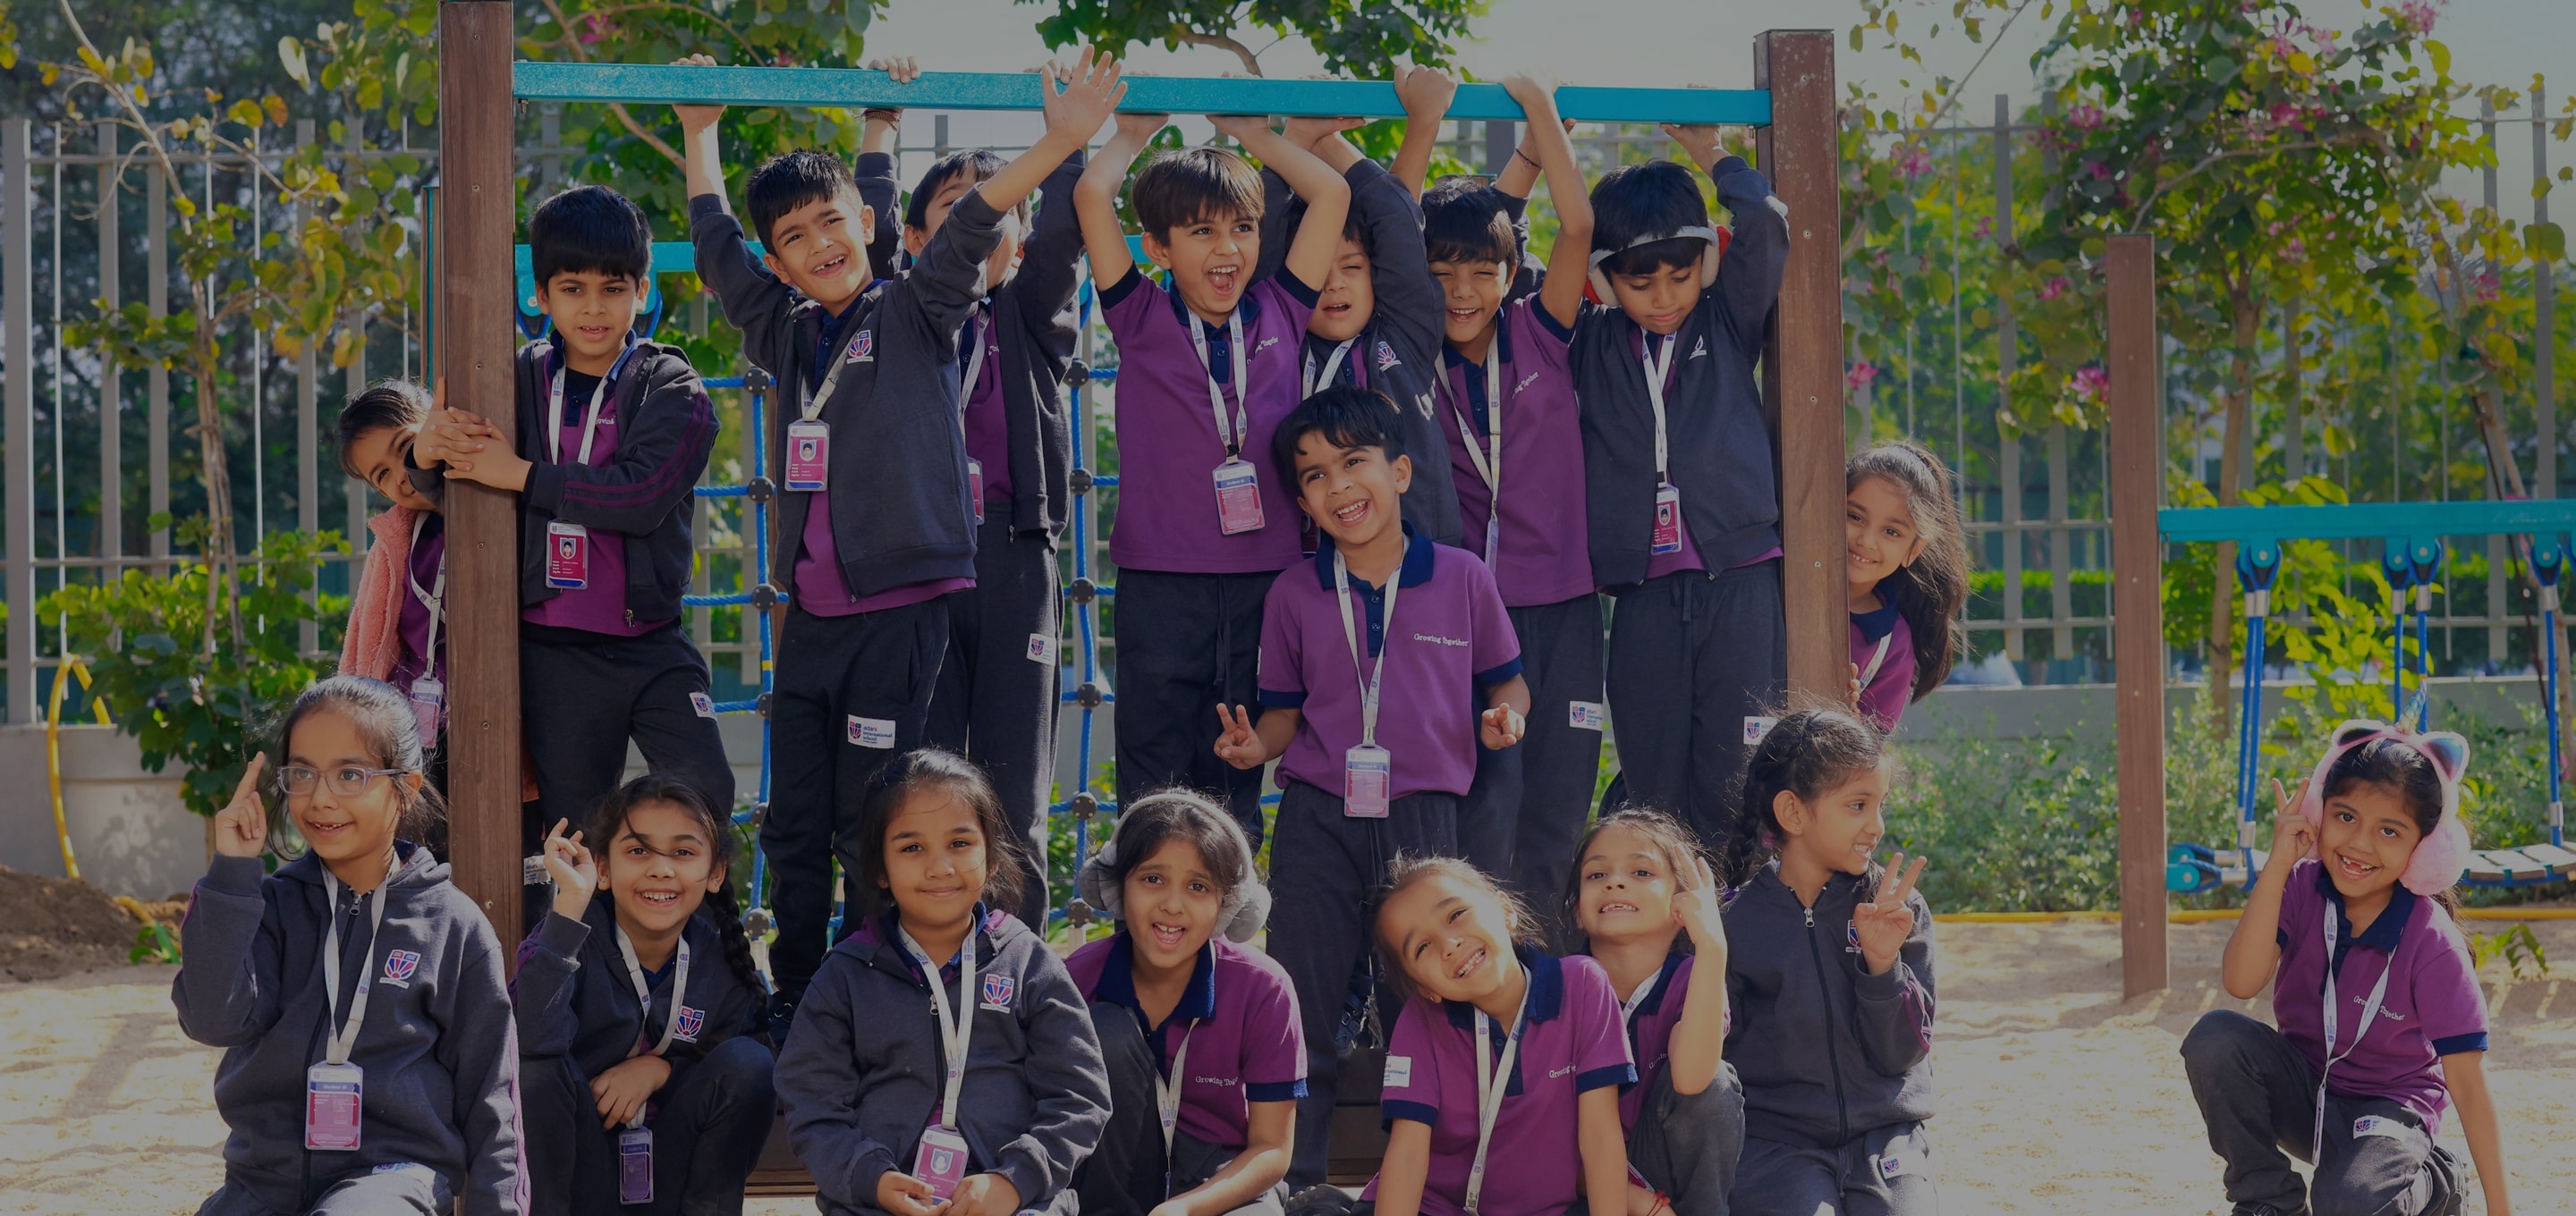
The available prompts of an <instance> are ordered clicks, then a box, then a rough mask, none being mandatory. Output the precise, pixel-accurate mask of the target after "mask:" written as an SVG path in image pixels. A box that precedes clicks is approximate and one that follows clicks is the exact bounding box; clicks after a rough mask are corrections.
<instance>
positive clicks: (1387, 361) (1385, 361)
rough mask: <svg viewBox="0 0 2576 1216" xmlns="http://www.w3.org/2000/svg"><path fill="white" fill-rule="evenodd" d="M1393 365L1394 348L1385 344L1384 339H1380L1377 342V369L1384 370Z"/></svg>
mask: <svg viewBox="0 0 2576 1216" xmlns="http://www.w3.org/2000/svg"><path fill="white" fill-rule="evenodd" d="M1393 366H1395V348H1394V347H1392V346H1389V345H1387V344H1386V342H1385V340H1384V339H1380V340H1379V341H1378V344H1377V369H1378V370H1379V371H1385V370H1386V369H1388V368H1390V367H1393Z"/></svg>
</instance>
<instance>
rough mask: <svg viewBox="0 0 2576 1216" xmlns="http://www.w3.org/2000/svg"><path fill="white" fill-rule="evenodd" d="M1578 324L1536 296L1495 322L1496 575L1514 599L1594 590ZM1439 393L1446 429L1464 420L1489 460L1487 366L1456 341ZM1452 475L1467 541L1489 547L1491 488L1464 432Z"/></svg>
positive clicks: (1455, 447) (1527, 602)
mask: <svg viewBox="0 0 2576 1216" xmlns="http://www.w3.org/2000/svg"><path fill="white" fill-rule="evenodd" d="M1573 339H1574V331H1573V330H1571V329H1568V328H1565V327H1563V326H1560V325H1558V324H1557V323H1556V318H1555V317H1552V316H1549V315H1548V311H1547V309H1546V307H1545V306H1543V305H1541V304H1540V303H1539V302H1538V297H1536V296H1523V297H1521V298H1520V299H1517V300H1513V301H1511V302H1510V303H1508V304H1505V305H1503V311H1502V313H1501V315H1500V316H1499V317H1498V318H1497V320H1496V322H1495V326H1494V341H1495V342H1496V343H1497V344H1499V347H1500V349H1499V350H1498V351H1497V352H1496V353H1495V359H1496V362H1497V365H1498V366H1499V367H1500V369H1501V371H1502V376H1503V380H1504V387H1503V391H1502V394H1501V395H1502V399H1503V487H1504V495H1503V497H1504V503H1503V512H1502V532H1501V535H1500V537H1499V538H1498V540H1499V544H1498V545H1497V548H1498V550H1499V552H1498V553H1497V555H1496V560H1495V562H1494V582H1495V584H1496V585H1497V586H1498V587H1500V588H1501V590H1502V596H1503V603H1504V604H1506V605H1508V606H1510V607H1513V608H1528V607H1534V606H1536V605H1540V604H1557V603H1563V602H1564V601H1566V600H1570V599H1574V598H1575V597H1577V596H1585V595H1590V594H1592V554H1591V551H1590V549H1589V548H1587V545H1588V544H1589V539H1590V538H1589V536H1588V535H1587V532H1586V525H1585V519H1584V508H1583V429H1582V423H1581V421H1580V419H1579V418H1578V416H1577V414H1576V410H1575V402H1574V374H1573V372H1572V371H1571V370H1570V369H1569V368H1568V366H1567V364H1566V358H1565V350H1566V344H1567V343H1568V342H1571V341H1572V340H1573ZM1441 362H1442V363H1443V365H1444V367H1443V373H1442V380H1443V384H1442V388H1441V393H1440V396H1441V398H1442V399H1443V400H1444V401H1445V402H1446V403H1447V405H1448V407H1449V412H1448V416H1447V417H1446V418H1444V419H1442V422H1443V424H1444V425H1443V429H1444V430H1445V431H1448V432H1452V433H1454V432H1456V431H1457V430H1458V428H1459V425H1460V424H1461V423H1463V424H1465V426H1466V428H1467V430H1468V432H1469V433H1471V434H1473V435H1474V436H1475V437H1476V449H1477V451H1478V452H1479V453H1481V454H1483V455H1484V456H1485V457H1486V458H1488V459H1489V460H1490V458H1491V455H1492V448H1491V447H1490V446H1488V444H1487V442H1486V441H1487V437H1488V436H1490V435H1492V434H1493V430H1492V427H1491V425H1490V423H1489V421H1488V420H1487V419H1486V417H1485V413H1486V411H1487V409H1488V408H1489V406H1488V398H1487V395H1486V387H1485V365H1484V364H1482V363H1477V362H1471V361H1469V360H1468V359H1466V358H1465V357H1464V356H1462V355H1460V354H1459V353H1458V352H1457V351H1456V350H1446V351H1444V352H1443V353H1442V356H1441ZM1449 468H1450V473H1451V477H1450V480H1451V481H1452V482H1454V483H1456V485H1457V487H1458V514H1459V518H1460V520H1461V522H1462V524H1463V526H1464V529H1465V531H1464V532H1463V533H1462V534H1463V535H1464V536H1465V538H1466V547H1467V548H1469V549H1471V550H1474V551H1476V552H1477V553H1478V554H1479V555H1482V553H1483V552H1484V546H1485V520H1486V519H1487V517H1489V516H1490V515H1492V514H1493V510H1494V506H1493V503H1494V493H1493V490H1492V488H1491V487H1488V486H1487V485H1486V484H1485V478H1484V475H1483V474H1481V473H1478V472H1477V471H1476V460H1475V458H1474V457H1471V456H1469V455H1468V453H1467V450H1466V440H1465V438H1464V437H1459V438H1458V440H1457V442H1456V443H1454V444H1452V445H1451V447H1450V449H1449Z"/></svg>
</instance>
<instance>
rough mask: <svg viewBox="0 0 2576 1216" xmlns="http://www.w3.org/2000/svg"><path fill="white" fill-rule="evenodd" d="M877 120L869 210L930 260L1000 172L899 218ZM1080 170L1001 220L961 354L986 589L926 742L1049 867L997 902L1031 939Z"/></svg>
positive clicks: (971, 602) (958, 626) (974, 161)
mask: <svg viewBox="0 0 2576 1216" xmlns="http://www.w3.org/2000/svg"><path fill="white" fill-rule="evenodd" d="M869 66H870V67H876V68H882V69H883V70H886V71H888V72H891V73H892V74H893V76H894V79H895V80H896V81H897V82H898V83H908V82H910V81H912V80H914V79H917V78H918V77H919V76H920V74H921V73H920V69H919V68H918V67H916V66H915V65H914V63H913V61H912V60H911V59H909V58H905V59H899V60H878V61H876V62H873V63H871V64H869ZM866 119H867V126H866V128H865V130H864V132H863V134H862V136H861V138H860V144H859V158H858V161H857V162H856V163H855V164H854V165H853V166H852V172H853V173H854V174H855V175H856V176H857V179H858V183H859V196H860V197H861V198H863V199H865V200H866V201H867V204H868V207H869V208H870V209H871V210H873V211H875V212H876V213H877V215H878V216H880V217H882V218H881V219H880V226H881V227H882V226H883V224H884V223H886V222H889V221H890V219H891V217H893V216H895V215H897V214H898V213H899V214H900V215H901V216H902V226H903V248H904V251H905V252H906V253H907V254H908V255H910V256H912V257H919V256H921V254H922V251H923V250H925V249H927V248H929V246H930V242H931V240H932V239H933V238H935V237H937V236H938V235H939V230H940V228H941V227H942V226H943V225H945V224H946V223H947V220H948V216H949V213H950V212H951V211H953V210H955V209H956V206H957V202H958V200H960V199H962V198H964V197H965V196H966V195H968V194H969V193H972V192H973V191H974V190H975V189H976V188H977V187H979V186H981V185H982V184H983V183H984V182H986V181H988V180H990V179H992V178H993V177H994V176H995V175H996V174H999V173H1000V172H1001V171H1002V168H1003V163H1004V162H1003V160H1002V158H1001V157H999V156H997V155H994V154H993V153H991V152H987V151H984V150H982V149H980V148H977V149H970V150H967V151H963V152H953V153H950V154H949V155H947V156H944V157H941V158H940V159H939V160H938V161H937V162H936V163H934V164H932V165H931V166H930V170H929V171H928V172H926V173H924V174H922V175H921V180H920V182H919V184H917V185H915V186H914V187H913V189H912V196H911V197H910V198H909V199H907V200H905V201H903V202H902V203H901V205H900V211H899V212H898V204H897V202H896V198H895V178H894V174H895V158H894V157H893V156H892V155H891V154H890V152H889V149H891V148H892V147H893V146H894V139H895V135H896V131H897V128H898V126H899V125H900V124H901V122H902V120H903V111H901V110H892V109H872V110H869V111H867V113H866ZM1082 165H1083V154H1082V151H1081V150H1080V149H1076V150H1075V151H1074V152H1073V153H1072V154H1071V155H1069V156H1067V157H1065V158H1064V163H1062V164H1060V165H1057V166H1056V167H1055V171H1054V172H1052V173H1050V174H1048V175H1047V178H1046V182H1045V184H1044V185H1042V186H1040V187H1039V189H1038V198H1039V202H1040V206H1039V207H1038V210H1037V214H1036V218H1035V221H1034V222H1032V220H1031V217H1030V212H1029V205H1028V202H1027V201H1026V200H1022V201H1020V202H1019V203H1018V204H1017V205H1015V206H1012V207H1011V208H1009V209H1008V210H1007V211H1006V212H1005V213H1004V215H1003V220H1002V230H1001V239H1000V241H999V242H997V243H996V244H995V245H994V246H993V252H992V255H991V256H989V257H987V258H985V259H984V284H985V288H986V294H985V296H984V298H983V299H982V300H980V301H978V302H977V303H976V305H975V311H974V315H973V316H972V317H971V318H969V319H968V321H967V322H966V330H965V333H964V335H963V337H962V339H961V341H960V342H959V346H960V348H961V350H960V354H959V364H960V366H959V367H958V384H959V392H960V400H962V401H963V402H964V405H963V408H962V410H961V411H960V415H959V422H960V425H962V426H963V427H964V428H965V432H966V470H967V481H968V483H969V486H968V490H969V493H970V495H971V497H972V498H973V500H974V505H975V518H976V524H975V585H974V586H973V587H971V588H968V589H966V590H964V591H960V592H958V593H956V594H954V595H951V596H949V597H948V598H947V604H948V653H947V657H946V659H945V660H944V661H943V662H941V664H940V666H939V684H938V691H937V692H936V693H935V694H934V695H933V696H932V697H931V699H930V726H929V736H930V739H931V740H932V741H933V742H935V743H937V744H939V745H940V746H941V747H945V748H948V749H950V750H952V751H956V752H961V753H963V754H965V756H966V757H967V758H968V759H971V760H973V761H974V762H975V763H977V764H979V765H982V766H983V768H984V771H985V772H987V773H990V774H991V775H992V777H993V787H994V788H995V789H997V790H999V791H1000V792H1001V795H1002V808H1003V810H1005V811H1007V812H1009V814H1010V817H1011V824H1012V828H1013V830H1014V831H1016V832H1017V833H1019V834H1020V835H1021V836H1022V837H1024V838H1026V839H1027V841H1028V843H1029V853H1028V857H1029V859H1030V860H1032V861H1033V862H1034V863H1035V864H1036V866H1037V867H1038V868H1037V869H1035V870H1032V871H1031V872H1030V873H1029V874H1028V875H1027V878H1026V881H1025V882H1024V883H1023V884H1022V887H1023V889H1022V890H1021V891H1020V892H1019V893H1018V894H1016V895H1009V894H1006V895H1004V896H1003V897H1002V903H1003V905H1004V906H1006V907H1008V908H1009V909H1010V910H1011V911H1012V912H1014V913H1016V914H1018V916H1019V917H1020V919H1022V920H1025V921H1027V922H1028V923H1030V924H1032V925H1039V924H1044V923H1046V902H1047V894H1046V876H1045V873H1044V868H1045V865H1046V834H1045V833H1046V805H1047V795H1048V792H1049V791H1050V790H1051V789H1053V788H1054V784H1055V711H1056V701H1057V695H1058V693H1057V687H1056V657H1057V644H1056V630H1057V623H1058V621H1057V608H1056V598H1057V588H1056V561H1055V556H1056V550H1055V544H1056V537H1057V535H1058V534H1059V533H1061V532H1063V530H1064V525H1065V520H1066V518H1067V513H1068V512H1070V511H1071V510H1072V509H1073V497H1072V494H1071V493H1070V492H1069V489H1068V486H1067V478H1068V477H1069V475H1070V472H1071V469H1072V466H1073V427H1072V424H1071V422H1070V421H1069V420H1068V419H1067V417H1066V415H1065V404H1064V377H1065V371H1066V369H1067V367H1069V366H1070V365H1071V364H1072V362H1073V344H1074V337H1075V333H1074V308H1073V293H1074V288H1075V287H1077V286H1078V285H1080V283H1081V281H1082V275H1081V272H1080V267H1079V263H1080V262H1081V259H1082V227H1081V225H1080V224H1079V223H1077V222H1076V221H1075V219H1074V215H1073V184H1074V182H1075V180H1077V179H1078V178H1080V177H1081V176H1082ZM1000 885H1001V887H1002V889H1003V890H1004V891H1006V892H1007V891H1008V890H1009V884H1008V883H1002V884H1000Z"/></svg>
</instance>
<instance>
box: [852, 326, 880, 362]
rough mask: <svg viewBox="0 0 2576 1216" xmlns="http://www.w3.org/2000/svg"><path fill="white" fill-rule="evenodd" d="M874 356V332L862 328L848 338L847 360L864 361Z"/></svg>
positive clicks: (875, 355) (875, 341)
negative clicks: (848, 351) (848, 352)
mask: <svg viewBox="0 0 2576 1216" xmlns="http://www.w3.org/2000/svg"><path fill="white" fill-rule="evenodd" d="M876 357H877V340H876V335H875V334H874V333H872V332H870V331H868V330H864V329H862V330H860V331H859V332H858V333H857V334H856V335H855V336H853V337H852V338H851V339H850V357H849V359H848V362H851V363H866V362H868V361H870V360H872V359H874V358H876Z"/></svg>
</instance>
